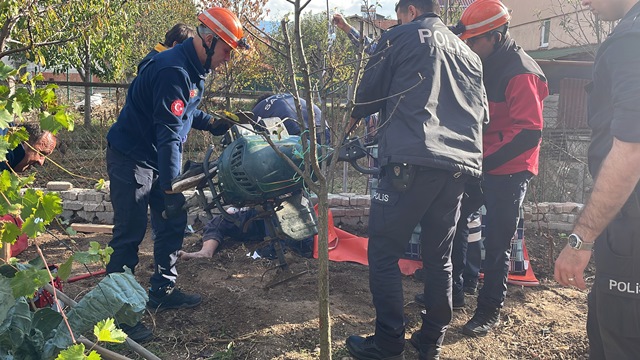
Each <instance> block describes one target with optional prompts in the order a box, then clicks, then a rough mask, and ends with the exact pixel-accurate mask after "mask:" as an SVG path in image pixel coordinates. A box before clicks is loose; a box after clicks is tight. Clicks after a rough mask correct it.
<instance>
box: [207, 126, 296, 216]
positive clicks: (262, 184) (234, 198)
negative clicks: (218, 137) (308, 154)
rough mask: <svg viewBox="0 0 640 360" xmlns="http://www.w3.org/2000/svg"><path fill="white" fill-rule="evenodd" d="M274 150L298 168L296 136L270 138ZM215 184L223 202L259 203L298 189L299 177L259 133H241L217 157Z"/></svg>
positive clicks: (235, 203)
mask: <svg viewBox="0 0 640 360" xmlns="http://www.w3.org/2000/svg"><path fill="white" fill-rule="evenodd" d="M274 143H275V144H276V146H277V147H278V149H279V150H280V151H281V152H282V153H283V154H285V155H286V156H287V157H288V158H289V159H291V161H293V163H294V164H296V165H297V166H298V167H300V168H301V169H302V168H303V166H304V161H303V157H302V145H301V144H300V137H298V136H288V137H285V138H284V139H283V140H274ZM218 183H219V186H220V188H221V189H222V191H221V195H222V198H223V199H224V201H225V203H227V204H234V205H239V206H246V205H256V204H262V203H264V202H265V201H268V200H273V199H275V198H277V197H279V196H282V195H285V194H288V193H291V192H294V191H296V190H299V189H301V188H302V185H303V181H302V178H301V177H300V176H299V175H298V174H297V173H296V172H295V170H294V169H293V168H292V167H291V166H290V165H289V164H288V163H287V162H286V161H285V160H284V159H282V158H281V157H280V156H279V155H278V154H277V153H276V152H275V150H274V149H273V148H272V147H271V146H270V145H269V144H268V143H267V142H266V141H265V140H264V139H263V138H262V136H259V135H244V136H241V137H238V138H237V139H236V140H234V141H233V142H232V143H230V144H229V145H228V146H227V147H226V148H225V149H224V151H223V152H222V155H220V158H219V160H218Z"/></svg>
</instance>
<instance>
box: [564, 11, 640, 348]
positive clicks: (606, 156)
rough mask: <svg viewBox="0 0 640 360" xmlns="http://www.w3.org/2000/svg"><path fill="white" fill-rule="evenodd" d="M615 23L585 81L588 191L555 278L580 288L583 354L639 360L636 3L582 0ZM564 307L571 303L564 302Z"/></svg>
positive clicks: (639, 22)
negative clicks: (590, 277)
mask: <svg viewBox="0 0 640 360" xmlns="http://www.w3.org/2000/svg"><path fill="white" fill-rule="evenodd" d="M582 3H583V5H586V6H589V7H590V9H591V11H592V12H593V13H594V14H597V15H598V17H599V18H600V20H604V21H616V20H619V19H621V20H620V22H619V23H618V24H617V25H616V27H615V29H614V30H613V32H612V33H611V34H610V35H609V37H608V38H607V39H606V40H605V41H604V42H603V43H602V44H601V45H600V47H599V48H598V53H597V54H596V58H595V62H594V64H593V82H592V83H591V84H589V85H588V86H587V92H588V94H589V97H588V103H587V104H588V119H589V127H591V129H592V134H591V144H590V145H589V152H588V163H589V171H590V172H591V174H592V175H593V178H594V179H595V183H594V186H593V192H592V193H591V197H590V198H589V201H588V202H587V204H586V205H585V207H584V209H583V210H582V213H581V214H580V216H579V217H578V220H577V221H576V224H575V227H574V229H573V233H572V234H571V235H569V238H568V243H567V245H566V246H565V248H564V249H563V250H562V252H561V253H560V255H559V256H558V259H557V260H556V264H555V273H554V277H555V279H556V280H557V281H558V282H559V283H560V284H562V285H565V286H576V287H578V288H580V289H586V284H585V281H584V269H585V268H586V266H587V265H588V264H589V260H590V259H591V253H592V251H591V250H592V247H593V253H594V257H595V263H596V277H595V280H594V283H593V286H592V288H591V292H590V293H589V296H588V305H589V310H588V313H587V335H588V337H589V359H592V360H601V359H640V317H639V316H638V309H640V185H639V183H638V181H639V180H640V166H638V164H640V122H639V121H638V120H640V118H639V116H640V91H639V89H640V2H639V1H638V0H582ZM567 306H572V305H571V304H567Z"/></svg>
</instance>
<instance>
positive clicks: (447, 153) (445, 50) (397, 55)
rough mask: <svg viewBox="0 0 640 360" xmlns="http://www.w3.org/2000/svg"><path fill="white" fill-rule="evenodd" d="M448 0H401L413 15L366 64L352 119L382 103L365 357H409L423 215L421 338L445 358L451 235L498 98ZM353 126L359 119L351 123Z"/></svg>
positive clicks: (400, 10) (360, 355)
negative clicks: (408, 296) (449, 12)
mask: <svg viewBox="0 0 640 360" xmlns="http://www.w3.org/2000/svg"><path fill="white" fill-rule="evenodd" d="M437 11H438V2H437V1H432V0H400V2H399V3H398V5H397V8H396V12H397V15H398V19H399V20H400V21H401V22H402V24H403V25H400V26H398V27H396V28H393V29H391V30H389V31H387V32H385V33H384V34H383V35H382V37H381V38H380V40H379V42H378V46H377V48H376V51H375V53H374V54H373V56H372V57H371V59H370V60H369V62H368V63H367V66H366V67H365V70H364V73H363V77H362V80H361V83H360V86H359V88H358V91H357V95H356V101H355V103H356V106H355V107H354V109H353V112H352V114H351V117H352V120H351V124H355V123H356V121H357V120H356V119H361V118H363V117H365V116H367V115H369V114H372V113H375V112H378V111H379V112H380V124H381V125H380V128H379V131H378V141H379V142H378V143H379V156H378V159H379V161H380V166H381V167H382V176H381V178H380V183H379V187H378V189H377V193H376V194H375V195H374V197H373V199H372V204H371V212H370V216H369V249H368V257H369V286H370V289H371V294H372V296H373V304H374V306H375V309H376V327H375V334H374V335H373V336H370V337H367V338H364V337H361V336H350V337H349V338H348V339H347V342H346V344H347V348H348V349H349V352H350V353H351V355H352V356H354V357H355V358H356V359H404V355H403V354H404V352H403V351H404V342H405V328H404V307H403V305H404V303H403V293H402V278H401V274H400V269H399V267H398V260H399V258H400V257H401V256H402V255H403V253H404V250H405V248H406V246H407V243H408V242H409V239H410V238H411V233H412V231H413V229H414V228H415V226H416V225H417V224H420V225H421V226H422V229H423V231H422V235H421V244H422V254H423V258H422V260H423V264H424V268H425V269H426V274H425V287H426V288H428V289H429V291H428V292H427V293H426V296H425V306H426V310H425V311H424V312H423V316H422V317H423V323H422V328H421V329H420V330H419V331H418V332H416V333H414V334H413V336H412V337H411V343H412V345H414V346H415V347H416V348H418V350H419V353H420V359H438V358H439V354H440V347H441V345H442V341H443V339H444V335H445V332H446V329H447V326H448V324H449V322H450V321H451V316H452V304H451V282H452V281H451V259H450V257H451V244H452V240H453V234H454V232H455V225H456V221H457V220H458V217H459V206H460V199H461V197H462V193H463V192H464V187H465V183H466V182H467V180H469V179H471V178H473V177H476V178H477V177H479V176H480V175H481V172H482V169H481V163H482V138H481V134H482V124H483V121H485V120H487V114H488V104H487V100H486V95H485V91H484V87H483V85H482V65H481V61H480V58H479V57H478V56H477V55H476V54H474V53H473V52H472V51H471V50H470V49H469V48H468V47H467V45H465V44H464V43H463V42H462V41H461V40H460V39H458V37H457V36H455V35H454V34H453V33H452V32H451V31H450V30H449V29H448V28H447V27H446V26H445V25H444V23H443V22H442V21H441V20H440V18H439V17H438V15H437V14H436V13H437ZM350 128H351V127H350Z"/></svg>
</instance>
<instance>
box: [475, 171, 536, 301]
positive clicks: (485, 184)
mask: <svg viewBox="0 0 640 360" xmlns="http://www.w3.org/2000/svg"><path fill="white" fill-rule="evenodd" d="M531 176H532V174H531V173H530V172H528V171H523V172H519V173H516V174H511V175H489V174H485V175H484V179H483V181H482V191H483V193H484V206H485V208H486V210H487V214H486V215H485V216H484V217H483V219H482V220H483V222H484V224H485V233H484V235H485V238H484V248H485V258H484V263H483V267H482V268H483V272H484V285H483V286H482V289H480V293H479V295H478V307H479V308H480V307H484V308H487V309H500V308H502V307H503V306H504V299H505V297H506V295H507V275H508V273H509V256H510V254H511V239H512V238H513V234H514V233H515V231H516V227H517V225H518V220H519V219H520V207H521V206H522V201H523V200H524V196H525V194H526V193H527V185H528V184H529V180H530V179H531Z"/></svg>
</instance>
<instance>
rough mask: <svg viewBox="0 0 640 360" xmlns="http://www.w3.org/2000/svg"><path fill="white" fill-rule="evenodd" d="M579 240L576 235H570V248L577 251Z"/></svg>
mask: <svg viewBox="0 0 640 360" xmlns="http://www.w3.org/2000/svg"><path fill="white" fill-rule="evenodd" d="M578 242H579V239H578V237H577V236H575V235H574V234H571V235H569V246H571V247H572V248H574V249H576V248H577V247H578Z"/></svg>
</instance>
